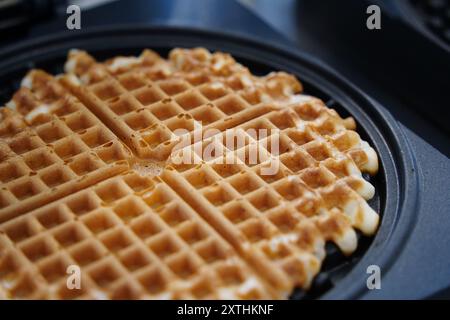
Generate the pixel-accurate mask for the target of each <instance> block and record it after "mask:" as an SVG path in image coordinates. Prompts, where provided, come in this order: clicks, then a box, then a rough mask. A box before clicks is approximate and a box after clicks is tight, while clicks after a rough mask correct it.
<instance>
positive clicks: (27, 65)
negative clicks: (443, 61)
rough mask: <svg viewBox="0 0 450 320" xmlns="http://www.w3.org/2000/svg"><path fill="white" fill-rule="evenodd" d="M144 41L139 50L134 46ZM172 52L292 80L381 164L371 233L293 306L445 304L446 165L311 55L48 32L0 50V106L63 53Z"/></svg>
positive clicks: (200, 40) (192, 35) (449, 270)
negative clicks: (203, 52) (215, 57)
mask: <svg viewBox="0 0 450 320" xmlns="http://www.w3.org/2000/svg"><path fill="white" fill-rule="evenodd" d="M143 44H144V45H143ZM175 46H182V47H193V46H204V47H207V48H208V49H210V50H222V51H226V52H230V53H231V54H232V55H233V56H235V57H236V58H237V60H238V61H240V62H242V63H243V64H245V65H247V66H249V67H250V69H251V71H252V72H254V73H256V74H265V73H267V72H270V71H272V70H285V71H288V72H290V73H293V74H296V75H297V76H298V77H299V79H301V81H302V82H303V83H304V85H305V92H306V93H309V94H312V95H315V96H318V97H320V98H321V99H322V100H324V101H325V102H326V103H327V105H328V106H330V107H332V108H335V109H336V110H337V111H338V112H339V113H340V114H341V115H343V116H348V115H352V116H353V117H354V118H355V120H356V121H357V124H358V132H359V133H360V134H361V135H362V137H363V139H365V140H367V141H369V143H370V144H371V145H372V146H374V148H375V149H376V150H377V153H378V155H379V157H380V163H381V167H380V171H379V173H378V174H377V176H375V177H374V178H372V180H371V183H372V184H374V185H375V187H376V189H377V194H376V196H375V197H374V198H373V199H372V200H371V202H370V205H371V206H372V207H373V208H374V209H375V210H376V211H378V212H380V214H381V217H382V223H381V226H380V228H379V231H378V233H377V235H376V236H375V237H374V238H373V239H372V238H364V237H361V238H360V241H359V246H358V250H357V252H356V253H355V254H353V255H352V256H351V257H349V258H345V257H344V256H343V255H341V254H340V253H339V252H338V250H337V249H336V248H335V247H333V246H331V245H330V246H328V247H327V253H328V255H327V259H326V260H325V261H324V264H323V268H322V271H321V272H320V274H319V275H318V276H317V277H316V279H315V281H314V284H313V286H312V288H311V290H310V291H308V292H303V291H300V290H298V291H296V292H294V293H293V295H292V297H291V298H292V299H311V298H323V299H346V298H368V299H370V298H430V297H436V298H439V297H448V296H449V290H450V280H449V279H450V257H449V256H448V253H447V251H448V250H447V248H446V243H448V242H449V240H450V239H449V235H448V232H447V230H448V228H449V227H450V221H449V220H450V219H449V218H448V216H447V214H448V208H450V199H449V198H448V195H447V194H446V192H445V190H449V189H450V188H449V186H450V183H449V181H448V177H449V176H450V175H449V173H450V163H449V161H448V158H447V157H445V156H443V155H442V154H440V153H439V152H438V151H436V150H435V149H434V148H433V147H431V146H430V145H428V144H427V143H426V142H424V141H423V140H422V139H421V138H420V137H418V136H417V135H415V134H414V133H413V132H411V131H410V130H409V129H408V128H406V127H404V126H403V125H401V124H399V123H398V122H397V121H396V119H395V118H393V117H392V116H391V115H390V113H389V112H388V111H387V110H386V107H385V106H382V105H381V104H379V103H378V102H376V101H374V100H373V99H371V98H370V97H369V96H367V95H366V94H365V93H364V92H361V91H360V90H359V89H358V88H356V87H355V86H354V85H352V84H351V83H349V82H348V81H347V80H345V79H343V78H342V77H341V76H339V75H338V74H337V73H336V72H334V71H332V70H331V69H329V68H327V67H325V66H324V65H323V64H322V63H320V62H319V61H317V60H315V59H314V58H312V57H311V56H308V55H305V54H301V53H298V52H296V53H293V50H292V49H291V48H289V47H284V46H281V45H279V44H277V45H276V46H275V45H273V44H265V43H263V42H260V41H253V40H250V39H248V38H246V37H242V36H239V37H237V36H232V35H227V34H224V33H214V32H206V31H201V30H198V29H192V28H191V29H189V28H176V27H148V26H140V27H137V26H128V27H119V26H115V27H100V28H94V29H92V28H91V29H89V30H85V31H82V32H77V33H72V34H70V35H69V34H67V33H64V34H60V35H52V36H47V37H43V38H39V39H34V40H32V41H27V42H23V43H21V44H18V45H13V46H9V47H7V48H5V49H3V50H1V51H0V87H1V92H0V102H1V103H2V104H3V103H4V102H6V101H8V100H9V98H10V97H11V95H12V93H13V92H15V90H17V88H18V85H19V83H20V80H21V79H22V77H23V76H24V74H25V73H26V72H27V71H28V70H29V69H31V68H42V69H44V70H46V71H48V72H50V73H53V74H57V73H59V72H62V65H63V63H64V61H65V58H66V53H67V51H68V50H69V49H70V48H74V47H76V48H81V49H85V50H88V51H89V52H91V53H92V54H93V55H94V56H95V57H96V58H98V59H105V58H108V57H112V56H116V55H120V54H125V55H126V54H137V53H139V52H140V50H141V49H142V48H143V47H150V48H152V49H154V50H156V51H158V52H159V53H160V54H162V55H165V54H167V52H168V50H170V49H171V48H173V47H175ZM374 264H375V265H378V266H379V267H380V268H381V272H382V289H381V290H368V289H367V287H366V279H367V277H368V274H367V272H366V271H367V267H368V266H370V265H374Z"/></svg>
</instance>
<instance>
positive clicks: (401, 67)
mask: <svg viewBox="0 0 450 320" xmlns="http://www.w3.org/2000/svg"><path fill="white" fill-rule="evenodd" d="M70 4H75V5H78V6H79V7H80V8H81V10H82V12H81V30H68V29H67V27H66V20H67V18H68V16H69V14H67V13H66V10H67V7H68V5H70ZM371 4H376V5H378V6H379V7H380V9H381V29H379V30H369V29H368V28H367V27H366V20H367V18H368V17H369V14H367V13H366V10H367V7H368V6H369V5H371ZM124 24H141V25H142V24H149V25H176V26H185V27H195V28H204V29H208V30H216V31H219V32H227V33H235V34H238V35H243V36H247V37H252V38H259V39H262V40H264V41H270V42H272V43H274V44H276V43H278V44H282V45H285V46H288V47H290V48H291V49H292V50H299V51H302V52H306V53H308V54H310V55H312V56H313V57H314V58H316V59H319V60H320V61H321V62H322V63H325V64H327V65H329V66H331V67H332V68H333V69H335V70H336V71H337V72H339V73H340V74H341V75H342V76H343V77H345V78H347V79H349V80H351V81H352V82H353V83H354V84H356V85H357V86H358V87H359V88H361V89H362V90H363V91H364V92H366V93H368V94H369V95H370V96H372V97H373V98H375V99H376V100H378V101H379V102H381V103H382V104H383V105H384V106H385V107H386V108H387V109H389V110H390V111H391V112H392V113H393V114H394V116H395V117H396V118H397V119H398V120H399V121H400V122H402V123H403V124H405V125H406V126H407V127H408V128H410V129H411V130H413V131H414V132H416V133H417V134H418V135H419V136H421V137H422V138H423V139H425V140H426V141H427V142H429V143H430V144H432V145H433V146H434V147H435V148H437V149H438V150H440V151H441V152H442V153H444V154H445V155H447V156H448V155H449V154H450V147H449V146H450V144H449V143H448V134H449V131H450V129H449V126H448V124H447V123H448V120H449V119H450V112H449V111H448V110H449V107H450V106H449V100H450V94H449V89H450V76H449V75H450V2H449V0H397V1H389V0H387V1H383V0H372V1H365V0H346V1H339V0H320V1H317V0H277V1H273V0H72V1H66V0H0V48H6V47H7V46H10V45H13V44H15V43H17V42H20V41H26V40H30V39H35V38H37V37H39V36H45V35H49V34H53V33H60V32H72V33H73V32H83V31H84V30H86V29H90V28H93V27H96V26H102V25H124ZM144 46H149V44H145V45H144Z"/></svg>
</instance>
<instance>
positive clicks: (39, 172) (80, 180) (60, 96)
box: [0, 71, 130, 222]
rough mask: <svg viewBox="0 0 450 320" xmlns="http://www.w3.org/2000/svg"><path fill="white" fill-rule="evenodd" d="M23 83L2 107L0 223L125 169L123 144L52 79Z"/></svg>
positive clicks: (35, 75) (33, 75)
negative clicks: (6, 106)
mask: <svg viewBox="0 0 450 320" xmlns="http://www.w3.org/2000/svg"><path fill="white" fill-rule="evenodd" d="M23 84H24V86H23V87H22V88H21V89H20V90H19V91H18V92H17V93H16V94H15V95H14V97H13V99H12V100H11V102H9V104H8V107H9V108H2V109H1V118H2V121H1V122H0V135H1V140H0V152H1V154H0V157H1V164H0V180H1V190H0V207H1V209H0V222H2V221H6V220H8V219H10V218H12V217H14V216H17V215H19V214H22V213H24V212H26V211H30V210H32V209H35V208H37V207H39V206H42V205H44V204H47V203H49V202H51V201H54V200H56V199H59V198H61V197H63V196H65V195H68V194H70V193H72V192H75V191H78V190H80V189H83V188H85V187H87V186H89V185H92V184H95V183H97V182H99V181H101V180H104V179H105V178H107V177H111V176H113V175H116V174H118V173H120V172H123V171H126V170H128V168H129V164H128V162H127V161H126V159H127V158H129V157H130V153H129V151H128V150H127V148H126V147H124V145H123V143H122V142H121V141H120V140H119V139H117V138H116V136H115V135H114V134H113V133H112V132H111V131H110V130H109V129H108V128H107V127H106V126H105V125H104V124H103V123H101V122H100V121H99V120H98V119H97V118H96V117H95V116H94V115H93V114H92V113H91V112H90V111H89V110H88V109H87V108H86V107H85V106H84V105H83V104H81V103H80V102H79V101H78V100H77V99H76V98H74V97H73V96H71V95H68V93H67V90H65V89H64V88H63V87H62V86H61V85H59V83H58V81H57V80H56V79H55V78H53V77H52V76H50V75H48V74H46V73H44V72H43V71H32V72H30V73H29V74H28V76H27V77H26V78H25V81H24V83H23Z"/></svg>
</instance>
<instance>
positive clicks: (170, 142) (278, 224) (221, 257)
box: [0, 48, 379, 299]
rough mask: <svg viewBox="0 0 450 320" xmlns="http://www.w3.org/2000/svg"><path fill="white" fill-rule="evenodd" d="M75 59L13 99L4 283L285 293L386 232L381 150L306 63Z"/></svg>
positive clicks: (29, 290)
mask: <svg viewBox="0 0 450 320" xmlns="http://www.w3.org/2000/svg"><path fill="white" fill-rule="evenodd" d="M65 69H66V70H65V71H66V73H65V74H63V75H59V76H57V77H53V76H51V75H48V74H46V73H45V72H43V71H38V70H33V71H31V72H30V73H29V74H28V75H27V77H26V78H25V79H24V80H23V82H22V88H21V89H20V90H19V91H18V92H17V93H16V94H15V96H14V97H13V99H12V100H11V101H10V102H9V103H8V105H7V106H8V108H4V109H3V110H2V114H1V116H2V118H1V122H0V136H1V139H0V156H1V159H2V161H1V164H0V180H1V189H0V205H1V209H0V223H1V224H0V295H2V294H3V296H4V297H6V298H37V299H69V298H87V299H114V298H116V299H142V298H150V299H154V298H168V299H175V298H181V299H183V298H187V299H200V298H206V299H208V298H209V299H218V298H222V299H228V298H229V299H234V298H238V299H271V298H275V299H280V298H287V297H288V296H289V294H290V293H291V292H292V291H293V289H294V288H295V287H300V288H303V289H307V288H308V287H309V286H310V284H311V282H312V280H313V278H314V276H315V275H316V274H317V273H318V272H319V271H320V267H321V263H322V261H323V259H324V257H325V250H324V247H325V243H326V242H327V241H332V242H334V243H335V244H336V245H337V246H338V247H339V248H340V249H341V250H342V251H343V252H344V253H345V254H351V253H352V252H353V251H354V250H355V249H356V247H357V237H356V232H355V230H359V231H361V232H362V233H363V234H366V235H373V234H374V233H375V232H376V229H377V226H378V221H379V218H378V214H377V213H376V212H374V211H373V210H372V209H371V208H370V207H369V205H368V204H367V202H366V201H367V200H368V199H370V198H372V197H373V195H374V191H375V190H374V187H373V186H372V185H371V184H370V183H369V182H367V181H366V180H365V179H364V178H363V177H362V173H364V172H367V173H369V174H375V173H376V172H377V170H378V160H377V155H376V153H375V151H374V150H373V149H372V148H371V147H370V146H369V145H368V144H367V142H365V141H363V140H361V139H360V137H359V135H358V134H357V133H356V132H355V131H354V130H355V127H356V126H355V122H354V121H353V119H352V118H347V119H342V118H341V117H340V116H339V115H338V114H337V113H336V112H335V111H334V110H332V109H329V108H327V107H326V106H325V105H324V103H323V102H322V101H321V100H319V99H317V98H313V97H310V96H306V95H303V94H301V90H302V86H301V84H300V82H298V81H297V80H296V79H295V77H293V76H291V75H289V74H286V73H283V72H278V73H271V74H269V75H267V76H264V77H257V76H254V75H252V74H251V73H250V71H249V70H248V69H247V68H245V67H244V66H242V65H240V64H238V63H237V62H236V61H235V60H234V59H233V58H232V57H231V56H230V55H227V54H223V53H214V54H211V53H209V52H208V51H207V50H205V49H201V48H198V49H189V50H188V49H174V50H172V51H171V52H170V54H169V58H168V59H167V60H165V59H163V58H161V57H160V56H158V55H157V54H156V53H154V52H152V51H149V50H145V51H144V52H143V53H142V54H141V55H140V56H139V57H117V58H114V59H111V60H108V61H105V62H104V63H99V62H97V61H96V60H95V59H94V58H93V57H91V56H90V55H89V54H87V53H86V52H83V51H73V52H71V53H70V54H69V58H68V61H67V63H66V65H65ZM181 129H182V130H181ZM227 129H233V130H232V131H230V130H227ZM261 129H266V131H261ZM263 133H264V134H263ZM229 141H232V142H233V143H229ZM180 142H183V145H182V146H181V147H180ZM255 150H257V152H256V153H255ZM255 154H256V156H254V155H255ZM271 168H272V170H271ZM274 168H275V171H273V169H274ZM71 265H77V266H79V267H80V268H81V275H82V277H81V279H82V285H81V289H68V287H67V283H66V281H67V277H68V274H67V272H66V271H67V267H68V266H71Z"/></svg>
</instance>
